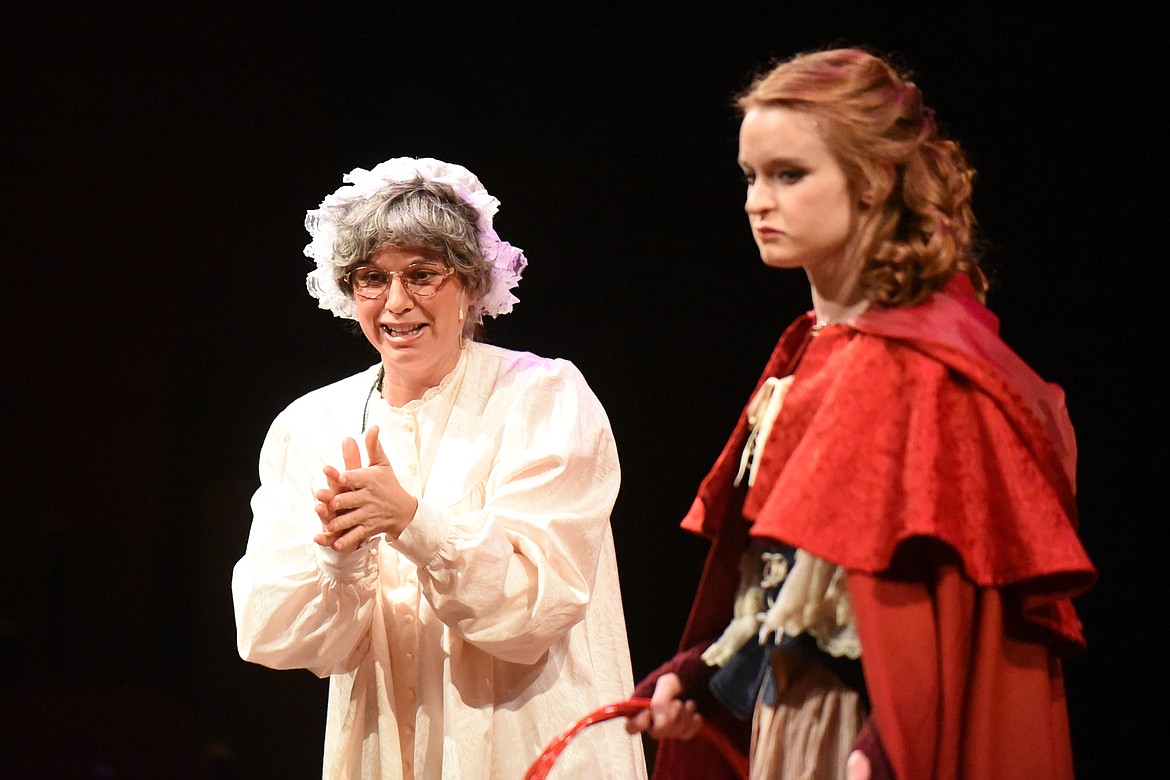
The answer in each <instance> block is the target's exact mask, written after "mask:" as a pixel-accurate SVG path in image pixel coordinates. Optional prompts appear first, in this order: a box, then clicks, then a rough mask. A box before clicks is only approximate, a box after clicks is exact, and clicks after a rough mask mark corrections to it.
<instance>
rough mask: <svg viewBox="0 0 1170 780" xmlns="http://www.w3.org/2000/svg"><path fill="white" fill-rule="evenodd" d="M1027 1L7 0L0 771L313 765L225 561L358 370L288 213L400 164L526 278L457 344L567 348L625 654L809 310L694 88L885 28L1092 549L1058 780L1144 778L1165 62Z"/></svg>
mask: <svg viewBox="0 0 1170 780" xmlns="http://www.w3.org/2000/svg"><path fill="white" fill-rule="evenodd" d="M501 5H503V6H508V7H507V8H499V7H493V6H501ZM647 5H649V4H647ZM1031 5H1032V4H1026V3H1018V4H1015V7H1014V8H1012V10H1010V11H1009V10H1007V6H1005V7H1004V9H1001V10H993V9H990V8H989V7H988V5H987V4H986V3H957V4H955V3H951V4H942V3H936V4H930V5H924V6H921V7H918V8H916V9H913V10H911V9H908V8H907V6H906V4H901V3H899V4H888V5H887V4H882V3H865V4H841V3H834V2H805V1H804V0H799V1H796V2H775V3H768V4H743V3H730V4H721V6H719V7H718V10H716V9H717V4H705V5H704V6H699V5H698V4H691V5H687V6H677V7H672V6H669V5H666V4H661V5H658V4H655V6H654V10H649V9H646V10H642V9H637V10H636V9H635V8H634V7H633V6H634V4H626V6H627V7H620V6H616V5H615V7H614V10H606V9H604V8H603V7H601V6H599V5H597V4H581V5H579V6H577V5H573V4H569V5H567V6H566V5H563V4H559V5H558V6H557V10H549V9H551V8H552V7H553V4H549V5H548V6H547V7H546V6H545V5H544V4H522V5H521V4H518V5H512V4H473V3H458V2H432V3H405V2H385V3H378V4H371V5H368V6H363V5H360V4H352V3H326V2H306V3H286V4H245V3H232V4H228V3H222V4H216V3H188V4H178V3H176V4H168V3H161V4H148V3H135V4H117V3H113V4H98V3H92V4H91V3H73V4H69V3H54V2H46V3H38V4H35V9H36V10H33V9H32V8H31V7H24V6H23V5H22V7H21V8H20V10H17V11H12V10H9V11H8V12H7V13H6V15H5V16H6V19H5V24H4V28H5V29H4V31H3V33H2V35H3V44H4V45H3V46H2V47H0V50H2V51H3V55H2V56H3V58H4V59H3V71H2V73H3V76H2V78H3V117H4V119H3V126H4V131H5V138H6V143H5V144H4V157H5V163H4V173H3V188H2V189H3V210H2V213H3V219H4V225H5V230H4V238H5V246H4V250H3V251H4V256H5V259H6V263H5V268H6V269H7V270H6V273H5V277H6V280H7V281H6V283H5V284H4V285H3V289H4V296H5V299H4V305H3V313H4V317H5V320H4V328H3V338H4V350H5V351H4V363H3V365H4V392H5V397H6V398H7V402H6V403H5V404H4V407H3V408H4V412H5V415H6V420H5V422H4V442H5V444H4V454H3V464H2V465H3V469H2V471H0V473H2V475H3V480H4V482H3V485H4V487H3V493H4V499H5V500H4V503H3V514H4V528H5V529H6V531H7V541H8V543H7V545H6V555H5V558H6V561H5V564H4V566H3V570H4V574H3V577H4V579H3V581H2V582H0V585H2V589H0V664H2V666H0V672H2V677H0V683H2V685H3V688H2V690H0V701H2V703H3V706H2V708H0V721H2V724H0V725H2V728H0V750H2V751H3V754H2V755H0V765H7V766H9V767H12V766H15V764H13V763H9V761H10V760H15V759H14V758H13V757H15V756H18V755H23V756H26V759H27V756H29V755H30V754H36V755H37V759H36V760H37V761H39V762H40V764H39V766H41V767H42V768H43V769H44V772H43V773H41V774H37V771H36V767H32V768H29V769H27V771H25V770H21V771H25V775H26V776H29V777H54V778H56V777H87V778H98V777H111V778H112V777H118V778H126V777H167V778H180V777H192V778H211V777H217V778H228V777H231V778H248V779H249V780H251V779H253V778H255V779H256V780H264V779H268V778H272V779H273V780H277V779H279V780H290V779H291V780H298V779H299V778H312V777H315V776H319V771H320V751H321V739H322V730H323V724H324V713H325V682H324V681H321V680H317V679H316V678H314V677H313V676H312V675H310V674H309V673H308V672H304V671H286V672H276V671H271V670H267V669H263V668H260V667H257V666H253V665H249V664H245V663H243V662H242V661H240V660H239V658H238V656H237V655H236V652H235V646H234V634H233V631H234V627H233V621H232V614H231V599H230V593H229V582H230V576H231V568H232V565H233V564H234V562H235V561H236V559H237V558H238V557H239V555H240V554H241V552H242V550H243V547H244V543H245V539H246V534H247V530H248V524H249V521H250V512H249V508H248V499H249V497H250V494H251V492H252V490H253V489H254V488H255V485H256V473H255V463H256V456H257V453H258V449H259V446H260V442H261V439H262V437H263V435H264V432H265V430H266V428H267V426H268V424H269V422H270V420H271V419H272V417H273V416H274V415H275V414H276V413H277V412H278V411H280V409H281V408H282V407H283V406H284V405H285V404H287V403H288V402H289V401H291V400H292V399H293V398H295V397H297V396H298V395H300V394H301V393H303V392H305V391H307V390H309V389H311V388H314V387H317V386H319V385H321V384H324V383H326V382H329V381H331V380H334V379H336V378H339V377H341V376H344V375H347V374H349V373H351V372H353V371H355V370H357V369H360V368H362V367H364V366H366V365H368V364H369V363H372V362H373V360H374V356H373V354H372V352H371V350H370V349H369V348H368V346H367V345H366V344H365V342H364V340H363V339H362V338H361V337H360V336H355V335H353V334H352V333H350V332H349V331H347V330H346V328H345V327H344V326H343V324H342V323H341V321H339V320H336V319H334V318H333V317H332V316H331V315H330V314H328V313H326V312H322V311H320V310H318V309H317V308H316V306H315V302H314V301H312V300H311V299H310V298H309V297H308V296H307V295H306V294H305V292H304V282H303V280H304V275H305V273H306V272H307V271H308V270H309V267H310V266H309V264H308V261H307V260H306V259H305V258H304V257H303V256H302V254H301V250H302V248H303V246H304V244H305V243H306V241H307V235H306V234H305V232H304V231H303V229H302V220H303V215H304V212H305V210H306V209H308V208H312V207H315V206H316V205H317V203H318V202H319V201H320V199H321V198H322V196H324V195H325V194H326V193H327V192H330V191H332V190H333V189H335V188H336V187H337V186H339V185H340V184H341V175H342V173H343V172H345V171H348V170H349V169H351V168H353V167H357V166H361V167H367V168H368V167H370V166H372V165H374V164H376V163H377V162H379V161H381V160H384V159H386V158H389V157H393V156H399V155H412V156H435V157H439V158H442V159H445V160H449V161H453V162H458V163H461V164H463V165H466V166H467V167H469V168H470V169H471V170H473V171H474V172H476V173H477V174H478V175H479V176H480V178H481V179H482V180H483V182H484V184H485V185H486V186H487V188H488V189H489V190H490V191H491V192H492V193H493V194H494V195H496V196H497V197H499V198H500V200H501V201H502V204H503V206H502V209H501V212H500V214H499V215H498V217H497V221H496V225H497V228H498V230H499V232H500V234H501V236H502V237H503V238H504V239H505V240H507V241H509V242H511V243H513V244H515V245H517V246H520V247H522V248H523V249H524V250H525V251H526V253H527V255H528V258H529V260H530V267H529V269H528V271H527V273H526V274H525V276H524V280H523V282H522V284H521V285H520V287H519V289H518V294H519V297H520V299H521V302H520V303H519V304H518V306H517V307H516V309H515V311H514V313H512V314H511V315H509V316H507V317H504V318H501V319H500V320H499V321H498V322H497V321H489V323H488V331H487V334H488V336H487V337H488V340H490V341H493V342H495V343H499V344H502V345H505V346H508V347H513V348H520V349H529V350H532V351H534V352H537V353H540V354H544V355H550V356H561V357H566V358H569V359H571V360H573V361H574V362H575V363H576V364H577V365H578V366H579V367H580V368H581V369H582V371H583V372H584V374H585V376H586V377H587V378H588V379H589V381H590V383H591V384H592V386H593V388H594V389H595V390H596V392H597V394H598V395H599V396H600V398H601V399H602V401H603V402H604V404H605V406H606V408H607V410H608V412H609V414H610V417H611V420H612V423H613V428H614V431H615V433H616V436H617V440H618V444H619V449H620V453H621V457H622V464H623V486H622V490H621V494H620V496H619V498H618V502H617V506H616V508H615V510H614V514H613V524H614V530H615V536H616V541H617V546H618V555H619V560H620V563H621V566H622V569H623V582H622V586H623V590H624V593H625V608H626V614H627V618H628V623H629V631H630V645H631V650H632V653H633V660H634V666H635V674H636V675H642V674H645V673H646V672H648V671H649V670H650V669H652V668H653V667H654V666H655V665H657V664H658V663H659V662H660V661H662V660H665V659H666V658H667V657H668V656H669V655H670V654H671V653H672V652H673V650H674V647H675V643H676V642H677V638H678V636H679V634H680V632H681V630H682V626H683V623H684V620H685V618H686V614H687V609H688V607H689V604H690V598H691V595H692V593H693V589H694V586H695V584H696V581H697V578H698V573H699V569H700V566H701V564H702V560H703V556H704V553H705V551H706V545H705V544H704V543H703V542H701V541H699V540H697V539H694V538H691V537H689V536H687V535H685V534H684V533H683V532H682V531H680V530H679V529H678V527H677V524H678V521H679V519H680V518H681V517H682V515H683V514H684V512H685V511H686V509H687V507H688V506H689V504H690V501H691V498H692V496H693V491H694V489H695V487H696V486H697V484H698V482H699V480H700V479H701V477H702V476H703V475H704V474H705V472H706V470H707V468H708V466H709V465H710V463H711V462H712V460H713V458H714V457H715V455H716V453H717V452H718V450H719V448H720V446H721V445H722V443H723V440H724V437H725V436H726V434H727V433H728V431H729V430H730V427H731V425H732V423H733V421H734V419H735V417H736V415H737V414H738V412H739V409H740V408H741V406H742V404H743V403H744V402H745V400H746V397H747V394H748V393H749V391H750V389H751V387H752V386H753V383H754V382H755V380H756V377H757V372H758V371H759V370H760V368H761V367H762V365H763V362H764V359H765V357H766V356H767V354H768V352H769V350H770V348H771V346H772V344H773V342H774V340H775V338H776V336H777V335H778V334H779V332H780V330H781V329H782V328H783V327H784V326H785V325H786V324H787V323H788V322H790V321H791V320H792V319H793V318H794V317H795V316H797V315H798V314H799V313H800V312H802V311H803V310H804V309H806V308H807V307H808V306H809V300H808V292H807V285H806V283H805V281H804V280H803V278H802V277H801V275H800V274H798V273H788V274H786V273H782V272H769V271H767V270H766V269H764V268H763V267H762V265H761V264H760V262H759V259H758V255H757V254H756V252H755V250H754V247H753V244H752V241H751V238H750V236H749V233H748V230H747V227H746V221H745V218H744V216H743V212H742V199H743V187H742V183H741V180H740V175H739V171H738V169H737V166H736V163H735V154H736V129H737V127H736V121H735V117H734V114H733V111H732V110H731V108H730V103H731V96H732V95H733V94H734V93H735V92H736V91H738V90H739V89H740V88H742V87H743V86H745V85H746V84H747V82H748V80H749V78H750V77H751V75H752V74H753V73H754V72H756V71H757V70H758V69H760V68H762V67H764V66H766V65H767V64H768V62H769V61H770V59H771V58H773V57H779V58H783V57H787V56H788V55H791V54H793V53H796V52H798V51H801V50H807V49H811V48H820V47H822V46H825V45H828V44H835V43H841V44H862V45H868V46H873V47H876V48H878V49H881V50H884V51H894V52H898V53H900V54H901V55H902V56H903V57H904V60H905V62H906V63H907V64H909V65H910V66H911V67H912V68H913V69H914V70H915V71H916V72H917V73H918V74H919V78H918V82H919V84H920V86H921V87H922V88H923V89H924V91H925V93H926V96H927V99H928V101H929V102H930V103H931V104H932V105H934V106H935V107H936V109H937V110H938V112H939V116H940V118H941V119H942V120H943V122H944V124H945V125H946V127H948V128H949V129H950V130H951V131H952V132H953V133H954V134H955V135H957V136H958V137H959V138H960V139H961V140H962V141H964V142H965V144H966V145H967V147H968V148H969V150H970V152H971V154H972V157H973V160H974V163H975V166H976V167H977V169H978V181H977V190H976V192H977V195H976V204H975V205H976V210H977V213H978V215H979V217H980V219H981V221H982V224H983V227H984V229H985V231H986V233H987V234H988V237H989V238H990V239H991V241H992V242H993V247H992V252H991V259H992V262H993V266H992V269H993V271H994V273H995V277H996V281H997V286H996V287H995V289H994V290H993V292H992V295H991V299H990V303H991V306H992V308H993V309H994V310H995V311H996V312H997V313H998V314H999V315H1000V316H1001V318H1002V321H1003V331H1004V334H1005V336H1006V338H1007V340H1008V342H1009V343H1010V344H1012V345H1013V346H1014V347H1015V348H1016V350H1017V351H1018V352H1019V353H1020V354H1021V355H1022V356H1023V357H1024V358H1025V359H1026V360H1028V361H1029V362H1030V363H1032V364H1033V365H1034V366H1035V367H1036V368H1037V369H1038V370H1039V371H1040V372H1041V373H1043V374H1044V375H1045V376H1046V377H1047V378H1049V379H1051V380H1053V381H1056V382H1059V383H1060V384H1061V385H1063V386H1064V387H1065V389H1066V391H1067V393H1068V402H1069V407H1070V410H1071V413H1072V417H1073V421H1074V423H1075V424H1076V426H1077V429H1078V433H1079V442H1080V449H1081V460H1080V507H1081V522H1082V531H1083V537H1084V540H1085V543H1086V545H1087V547H1088V549H1089V551H1090V554H1091V555H1092V557H1093V559H1094V560H1095V562H1096V563H1097V564H1098V566H1099V567H1100V570H1101V580H1100V583H1099V585H1098V587H1097V588H1096V589H1095V590H1093V591H1092V592H1091V593H1089V594H1088V595H1086V596H1085V597H1083V598H1082V599H1081V600H1080V601H1079V602H1078V605H1079V608H1080V610H1081V614H1082V617H1083V619H1084V621H1085V624H1086V629H1087V633H1088V638H1089V643H1090V648H1089V650H1088V652H1087V653H1085V654H1083V655H1082V656H1080V657H1077V658H1075V659H1072V660H1071V661H1069V662H1068V664H1067V666H1066V672H1067V683H1068V689H1069V702H1070V707H1071V717H1072V726H1073V730H1074V739H1075V748H1076V758H1077V762H1078V765H1079V768H1080V770H1081V776H1083V777H1086V778H1095V777H1117V776H1125V775H1130V774H1135V773H1136V771H1137V770H1140V769H1142V768H1144V767H1146V766H1148V762H1150V761H1151V759H1152V756H1153V744H1152V743H1153V742H1154V737H1155V733H1154V731H1153V728H1152V727H1151V725H1150V723H1149V721H1148V720H1147V717H1148V716H1147V715H1146V712H1148V710H1149V707H1148V706H1147V702H1149V700H1150V699H1154V700H1155V701H1154V702H1152V703H1153V704H1156V703H1157V701H1158V700H1160V699H1161V698H1162V696H1163V693H1164V689H1163V686H1162V671H1161V670H1162V664H1161V659H1160V658H1159V657H1157V655H1156V654H1154V655H1153V656H1151V651H1153V650H1154V649H1155V648H1156V647H1157V645H1156V644H1155V643H1154V642H1152V641H1151V638H1152V637H1153V636H1154V635H1156V634H1157V633H1161V632H1160V631H1159V627H1158V622H1159V620H1160V618H1161V615H1162V610H1161V609H1156V608H1155V606H1154V602H1155V599H1154V596H1155V594H1156V593H1159V592H1164V590H1163V588H1164V585H1163V583H1162V582H1161V580H1160V578H1157V579H1156V578H1155V576H1154V571H1158V572H1161V571H1163V569H1164V567H1162V566H1158V567H1157V568H1155V559H1158V560H1161V554H1162V549H1163V546H1164V542H1165V538H1166V537H1165V532H1164V525H1165V519H1166V512H1165V507H1166V488H1165V485H1166V470H1165V465H1166V463H1165V441H1166V428H1165V424H1164V422H1163V420H1162V415H1161V414H1160V413H1159V412H1160V406H1161V404H1159V405H1158V406H1155V403H1154V401H1155V397H1162V391H1161V389H1160V386H1159V385H1160V381H1159V379H1160V377H1161V376H1162V375H1164V373H1165V368H1166V361H1165V325H1166V317H1165V313H1164V307H1163V303H1164V299H1165V288H1164V284H1163V281H1162V278H1163V277H1162V266H1163V263H1164V258H1165V250H1164V248H1163V244H1164V242H1163V241H1162V240H1161V239H1160V233H1161V231H1162V228H1164V222H1165V220H1164V218H1163V217H1162V215H1161V213H1160V212H1161V209H1159V213H1157V214H1156V213H1154V209H1153V205H1154V203H1155V202H1157V203H1159V204H1160V203H1161V202H1162V201H1163V198H1162V194H1161V193H1162V190H1163V187H1162V185H1163V182H1164V179H1165V170H1164V160H1165V155H1164V151H1163V149H1162V146H1161V144H1162V140H1163V136H1164V132H1163V131H1162V130H1161V129H1158V131H1157V132H1156V133H1154V132H1152V131H1153V130H1154V128H1153V126H1152V125H1153V122H1152V121H1151V120H1149V119H1148V118H1147V117H1148V116H1149V115H1150V113H1151V112H1152V105H1151V104H1152V103H1153V102H1155V101H1156V99H1160V98H1159V94H1162V93H1164V90H1163V89H1160V88H1156V87H1157V85H1162V84H1164V81H1165V79H1164V76H1163V75H1160V70H1159V69H1158V68H1157V67H1155V64H1154V61H1153V59H1152V58H1145V57H1143V50H1142V48H1141V46H1142V40H1141V39H1142V38H1144V37H1145V33H1146V31H1147V30H1148V29H1150V28H1151V27H1152V26H1153V20H1152V19H1142V18H1137V17H1136V16H1133V15H1131V14H1130V13H1129V12H1126V11H1123V10H1121V9H1120V7H1113V6H1111V7H1109V8H1101V7H1099V6H1092V5H1085V6H1084V7H1083V9H1082V10H1078V11H1073V10H1071V6H1069V5H1067V4H1060V5H1056V4H1053V5H1052V6H1051V8H1052V9H1053V10H1051V11H1041V10H1035V9H1032V8H1031V7H1030V6H1031ZM424 9H425V10H424ZM586 9H587V10H586ZM1162 97H1164V94H1162ZM1155 193H1156V194H1155ZM1155 197H1156V198H1157V201H1155V200H1153V198H1155ZM566 725H568V724H566ZM30 766H31V765H30ZM1131 770H1132V771H1131Z"/></svg>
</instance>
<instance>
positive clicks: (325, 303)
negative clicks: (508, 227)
mask: <svg viewBox="0 0 1170 780" xmlns="http://www.w3.org/2000/svg"><path fill="white" fill-rule="evenodd" d="M419 178H422V179H426V180H428V181H435V182H439V183H441V184H446V185H447V186H448V187H450V188H451V189H452V190H454V191H455V193H456V194H457V195H458V196H459V197H460V198H462V199H463V200H464V201H466V202H467V203H468V204H469V205H470V206H471V207H472V208H474V209H475V211H476V213H478V214H479V220H478V223H477V225H476V234H477V238H478V239H479V246H480V249H482V250H483V256H484V259H485V260H487V262H488V263H489V264H490V265H491V269H492V273H491V286H490V287H489V288H488V289H487V291H486V292H484V294H483V295H481V296H480V298H479V300H478V301H477V302H476V304H475V311H476V312H477V313H478V314H479V315H483V314H488V315H491V316H492V317H498V316H499V315H501V314H507V313H508V312H510V311H512V305H513V304H515V303H518V302H519V298H517V297H516V296H515V295H513V294H512V292H511V291H512V290H513V289H514V288H515V287H516V285H517V284H519V283H520V274H522V273H523V272H524V268H525V267H526V266H527V265H528V260H527V258H525V257H524V253H523V252H522V251H521V250H520V249H518V248H516V247H514V246H512V245H511V244H509V243H508V242H506V241H501V240H500V237H499V236H498V235H496V231H495V230H494V229H493V228H492V218H493V217H494V216H495V214H496V211H498V210H499V208H500V201H499V200H497V199H496V198H494V197H492V196H491V195H489V194H488V191H487V190H486V189H484V187H483V185H482V184H480V183H479V179H478V178H476V176H475V174H473V173H472V172H471V171H469V170H467V169H466V168H464V167H463V166H461V165H455V164H453V163H445V162H443V161H442V160H436V159H433V158H430V157H423V158H418V159H416V158H414V157H395V158H393V159H391V160H387V161H386V162H383V163H379V164H378V165H376V166H374V169H373V170H370V171H367V170H365V169H364V168H354V169H353V170H352V171H350V172H349V173H347V174H345V176H343V177H342V179H341V180H342V181H343V182H345V184H344V185H343V186H341V187H340V188H338V189H337V191H336V192H334V193H333V194H331V195H328V196H326V197H325V199H324V200H323V201H321V205H320V206H319V207H318V208H315V209H311V210H310V211H308V212H307V213H306V215H305V229H306V230H308V231H309V235H310V236H312V241H311V242H310V243H309V244H308V245H307V246H306V247H305V256H306V257H311V258H313V259H314V260H315V261H316V262H317V267H316V268H315V269H314V270H313V271H311V272H309V275H308V277H307V278H306V280H305V283H306V286H307V287H308V289H309V294H310V295H312V296H313V297H314V298H316V299H317V302H318V306H320V307H321V308H322V309H326V310H328V311H331V312H333V313H334V314H335V315H336V316H338V317H345V318H346V319H351V320H352V319H356V318H357V310H356V309H355V307H354V302H353V299H351V298H350V297H349V296H348V295H346V294H345V293H344V292H343V291H342V289H341V287H340V286H338V284H337V282H336V281H335V280H334V278H333V272H334V265H333V242H334V240H335V239H336V237H337V228H336V227H335V226H334V224H333V222H332V220H331V219H330V218H329V216H328V210H330V209H334V208H337V207H338V206H341V205H344V204H345V203H348V202H352V201H355V200H362V199H366V198H370V197H373V196H374V195H376V194H377V193H378V192H379V191H380V190H382V189H383V188H384V187H385V186H386V185H388V184H394V183H398V182H408V181H414V180H415V179H419Z"/></svg>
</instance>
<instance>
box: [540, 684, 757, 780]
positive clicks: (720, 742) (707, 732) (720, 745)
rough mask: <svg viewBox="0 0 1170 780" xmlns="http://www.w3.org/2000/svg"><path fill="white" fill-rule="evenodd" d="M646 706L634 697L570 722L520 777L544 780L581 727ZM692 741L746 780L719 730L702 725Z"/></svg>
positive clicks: (742, 764)
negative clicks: (709, 749) (704, 745)
mask: <svg viewBox="0 0 1170 780" xmlns="http://www.w3.org/2000/svg"><path fill="white" fill-rule="evenodd" d="M649 706H650V700H649V699H640V698H634V699H629V700H627V701H620V702H615V703H614V704H607V705H605V706H604V707H599V708H598V709H596V710H594V711H593V712H591V713H589V714H588V715H586V716H585V717H584V718H581V720H579V721H577V722H576V723H574V724H573V725H572V726H571V727H569V728H568V729H566V730H565V731H564V732H562V733H561V734H560V736H558V737H557V738H556V739H554V740H553V741H552V742H550V743H548V747H546V748H545V749H544V752H543V753H541V754H540V755H539V756H537V757H536V760H535V761H533V762H532V766H530V767H529V768H528V771H527V772H526V773H525V774H524V780H546V778H547V777H548V773H549V772H551V771H552V768H553V765H554V764H555V763H556V760H557V757H558V756H560V754H561V752H562V751H563V750H564V749H565V747H566V746H567V745H568V744H569V741H570V740H572V739H573V737H575V736H577V734H579V733H580V732H581V731H583V730H584V729H585V728H587V727H589V726H592V725H593V724H594V723H601V722H602V721H606V720H611V719H613V718H628V717H629V716H631V715H637V714H638V713H639V712H641V711H642V710H644V709H647V708H648V707H649ZM696 739H705V740H707V741H708V742H710V743H711V744H712V745H713V746H714V747H715V748H716V749H717V750H718V751H719V752H720V754H722V756H723V757H724V758H725V759H727V763H728V764H729V765H730V766H731V767H732V768H734V769H735V771H736V773H737V774H738V775H739V776H740V778H742V780H747V777H748V763H747V759H745V758H744V757H743V754H742V753H740V752H739V750H738V749H737V748H736V747H735V745H733V744H731V741H730V740H728V739H727V737H725V736H724V735H723V733H722V732H721V731H718V730H717V729H715V728H714V727H713V726H711V725H710V724H708V723H706V722H704V723H703V725H702V726H701V727H700V728H699V734H698V736H697V737H696Z"/></svg>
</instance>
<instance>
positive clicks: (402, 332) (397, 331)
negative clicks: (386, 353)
mask: <svg viewBox="0 0 1170 780" xmlns="http://www.w3.org/2000/svg"><path fill="white" fill-rule="evenodd" d="M424 327H426V326H425V325H422V324H419V325H411V326H409V327H399V328H395V327H391V326H390V325H383V326H382V332H383V333H385V334H386V335H387V336H389V337H390V338H392V339H402V338H407V337H408V336H415V335H418V334H419V333H421V332H422V329H423V328H424Z"/></svg>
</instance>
